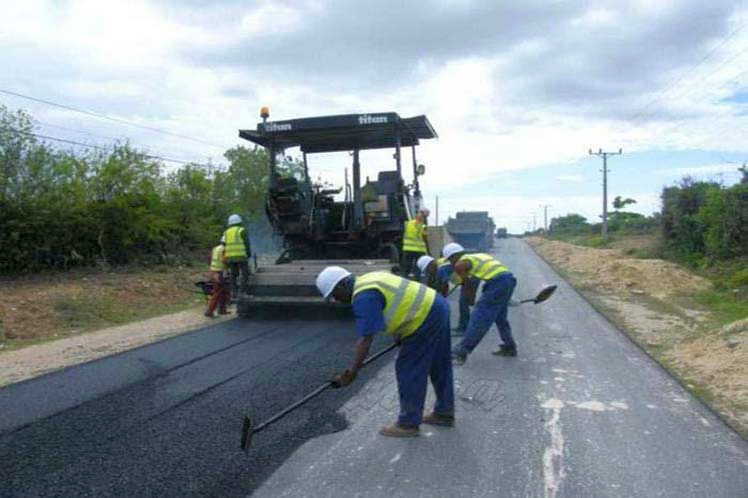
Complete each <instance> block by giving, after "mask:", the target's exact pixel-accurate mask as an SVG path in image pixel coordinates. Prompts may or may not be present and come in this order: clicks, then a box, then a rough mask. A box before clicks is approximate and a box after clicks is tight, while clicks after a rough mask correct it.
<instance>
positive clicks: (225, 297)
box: [205, 237, 231, 318]
mask: <svg viewBox="0 0 748 498" xmlns="http://www.w3.org/2000/svg"><path fill="white" fill-rule="evenodd" d="M225 249H226V239H225V238H224V237H221V243H220V244H218V245H217V246H215V247H214V248H213V251H211V255H210V270H209V271H208V280H209V281H210V282H212V283H213V292H212V293H211V295H210V300H209V301H208V309H207V311H205V316H207V317H208V318H214V317H215V315H214V314H213V313H214V312H215V311H216V308H218V313H219V314H221V315H228V314H229V313H230V312H229V311H228V310H227V309H226V307H227V306H228V304H229V302H230V301H231V290H230V289H229V286H228V282H227V281H226V274H225V272H226V252H225Z"/></svg>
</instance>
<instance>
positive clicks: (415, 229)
mask: <svg viewBox="0 0 748 498" xmlns="http://www.w3.org/2000/svg"><path fill="white" fill-rule="evenodd" d="M428 215H429V210H428V209H425V208H424V209H421V210H420V211H418V214H417V215H416V217H415V218H413V219H412V220H408V221H406V222H405V230H404V232H403V256H402V259H403V275H406V276H408V277H412V278H415V279H416V280H420V279H421V272H420V270H419V269H418V267H417V266H416V261H417V260H418V258H420V257H421V256H423V255H424V254H428V252H429V251H428V238H427V236H426V218H427V217H428Z"/></svg>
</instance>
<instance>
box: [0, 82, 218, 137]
mask: <svg viewBox="0 0 748 498" xmlns="http://www.w3.org/2000/svg"><path fill="white" fill-rule="evenodd" d="M0 93H4V94H6V95H12V96H14V97H19V98H22V99H26V100H31V101H33V102H39V103H42V104H46V105H51V106H53V107H59V108H61V109H66V110H68V111H73V112H79V113H81V114H86V115H87V116H93V117H95V118H99V119H106V120H109V121H113V122H115V123H120V124H125V125H128V126H134V127H136V128H142V129H144V130H149V131H153V132H156V133H162V134H164V135H171V136H173V137H178V138H182V139H185V140H191V141H193V142H197V143H200V144H203V145H209V146H211V147H216V148H218V149H222V150H225V149H226V147H224V146H222V145H216V144H213V143H210V142H206V141H205V140H201V139H199V138H194V137H190V136H187V135H182V134H179V133H174V132H171V131H168V130H164V129H162V128H155V127H153V126H146V125H141V124H138V123H134V122H132V121H127V120H126V119H121V118H115V117H112V116H107V115H106V114H100V113H97V112H93V111H87V110H85V109H79V108H77V107H73V106H69V105H66V104H59V103H57V102H52V101H51V100H45V99H40V98H36V97H31V96H29V95H23V94H20V93H16V92H11V91H10V90H3V89H2V88H0Z"/></svg>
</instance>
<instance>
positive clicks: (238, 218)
mask: <svg viewBox="0 0 748 498" xmlns="http://www.w3.org/2000/svg"><path fill="white" fill-rule="evenodd" d="M241 222H242V217H241V216H239V215H238V214H232V215H231V216H229V225H236V224H237V223H241Z"/></svg>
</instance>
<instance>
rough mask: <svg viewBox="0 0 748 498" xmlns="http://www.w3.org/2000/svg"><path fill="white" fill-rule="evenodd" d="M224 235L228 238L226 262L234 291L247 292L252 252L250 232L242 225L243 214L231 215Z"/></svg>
mask: <svg viewBox="0 0 748 498" xmlns="http://www.w3.org/2000/svg"><path fill="white" fill-rule="evenodd" d="M223 236H224V237H225V240H226V250H225V252H226V262H227V263H228V266H229V270H230V271H231V282H232V285H233V290H234V293H237V292H242V293H246V292H247V286H248V284H249V263H248V261H249V257H250V256H251V255H252V253H251V251H250V245H249V234H248V233H247V230H246V229H245V228H244V227H243V226H242V217H241V216H239V215H238V214H232V215H231V216H229V220H228V228H227V229H226V231H225V232H224V233H223ZM240 279H241V280H240Z"/></svg>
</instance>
